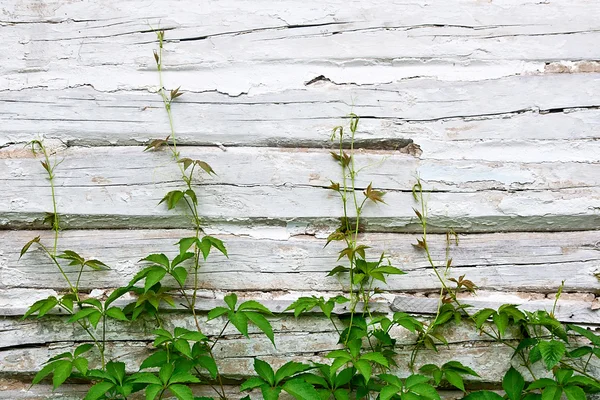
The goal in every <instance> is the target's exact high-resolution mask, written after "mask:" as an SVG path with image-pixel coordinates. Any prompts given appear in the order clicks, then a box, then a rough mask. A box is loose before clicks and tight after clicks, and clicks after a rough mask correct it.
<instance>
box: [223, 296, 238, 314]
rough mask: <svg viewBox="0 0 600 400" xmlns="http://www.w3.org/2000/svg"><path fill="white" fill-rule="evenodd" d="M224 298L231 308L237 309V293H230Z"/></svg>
mask: <svg viewBox="0 0 600 400" xmlns="http://www.w3.org/2000/svg"><path fill="white" fill-rule="evenodd" d="M223 300H224V301H225V304H227V305H228V306H229V309H230V310H232V311H235V305H236V304H237V300H238V298H237V295H236V294H235V293H229V294H228V295H226V296H225V298H223Z"/></svg>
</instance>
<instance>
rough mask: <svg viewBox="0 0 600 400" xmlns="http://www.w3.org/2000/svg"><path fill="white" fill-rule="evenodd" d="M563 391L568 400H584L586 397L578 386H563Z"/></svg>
mask: <svg viewBox="0 0 600 400" xmlns="http://www.w3.org/2000/svg"><path fill="white" fill-rule="evenodd" d="M563 391H564V392H565V394H566V395H567V399H568V400H586V399H587V396H586V395H585V392H584V391H583V389H582V388H580V387H579V386H565V387H563Z"/></svg>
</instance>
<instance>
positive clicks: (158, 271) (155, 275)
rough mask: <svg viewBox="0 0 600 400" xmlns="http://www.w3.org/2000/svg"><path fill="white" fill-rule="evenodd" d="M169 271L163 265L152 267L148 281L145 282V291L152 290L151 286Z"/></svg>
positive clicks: (147, 277) (147, 276)
mask: <svg viewBox="0 0 600 400" xmlns="http://www.w3.org/2000/svg"><path fill="white" fill-rule="evenodd" d="M166 273H167V271H166V270H165V269H164V268H161V267H152V268H151V269H150V271H148V274H147V275H146V282H145V283H144V293H145V292H147V291H148V290H150V288H151V287H152V286H154V285H156V284H157V283H158V282H160V280H161V279H162V278H164V277H165V275H166Z"/></svg>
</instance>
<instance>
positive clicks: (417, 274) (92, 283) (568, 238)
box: [0, 230, 600, 293]
mask: <svg viewBox="0 0 600 400" xmlns="http://www.w3.org/2000/svg"><path fill="white" fill-rule="evenodd" d="M245 233H246V234H250V235H252V234H255V235H259V236H263V237H264V236H265V235H267V234H268V235H271V236H272V237H273V238H276V237H279V239H256V238H252V237H246V236H236V235H228V236H219V237H220V238H221V239H223V241H224V242H225V244H226V246H227V248H228V253H229V258H228V259H226V258H225V257H223V256H222V255H218V254H216V255H213V256H211V257H210V258H209V260H208V261H207V262H206V263H203V267H202V269H201V271H200V277H201V279H200V282H201V287H202V288H203V289H208V290H212V289H214V290H257V291H275V292H276V291H281V290H284V291H285V290H296V291H313V290H317V291H323V290H324V291H327V290H331V291H336V290H341V289H342V288H343V287H344V285H342V283H340V282H339V281H338V279H336V278H334V277H330V278H326V277H325V274H326V273H327V272H328V271H329V270H331V269H332V268H333V267H334V266H336V265H337V264H338V262H337V261H336V260H337V252H338V251H339V250H341V245H339V244H338V243H332V244H330V245H329V246H328V247H326V248H323V246H324V244H325V239H316V238H314V237H311V236H297V237H291V238H288V235H289V232H286V231H285V230H279V231H276V230H272V231H266V232H263V231H258V232H252V230H248V231H246V232H245ZM190 234H191V232H189V231H181V230H166V231H165V230H162V231H154V230H143V231H130V230H120V231H119V230H100V231H64V232H62V233H61V239H60V247H61V248H64V249H73V250H75V251H79V252H80V253H81V254H82V256H84V257H86V258H93V257H96V258H99V259H101V260H102V261H104V262H105V263H107V264H108V265H109V266H111V267H112V268H113V269H112V270H110V271H103V272H89V273H86V274H84V275H83V276H82V279H81V287H82V288H85V289H95V288H115V287H118V286H122V285H123V284H124V283H125V282H126V281H128V280H129V279H130V278H131V277H133V275H134V274H135V273H136V272H137V271H138V270H139V269H140V268H142V265H141V264H138V263H137V262H138V260H140V259H141V258H143V257H145V256H146V255H148V254H149V253H155V252H164V253H165V254H167V255H168V256H169V257H174V256H175V255H176V254H177V253H178V248H177V246H175V245H174V244H175V242H177V241H178V240H179V239H180V238H182V237H187V236H190ZM37 235H41V236H42V240H44V241H46V242H47V243H50V241H51V233H50V232H48V231H45V232H36V231H33V232H32V231H0V249H2V252H3V253H2V255H1V256H0V268H1V269H2V274H1V275H0V287H1V288H17V287H22V288H48V287H50V288H65V284H64V283H62V279H61V277H60V274H59V273H58V271H56V269H55V267H53V266H52V265H51V264H50V262H49V260H48V259H47V258H46V257H45V255H44V254H43V253H42V252H41V251H39V250H31V251H30V252H29V253H28V254H27V255H25V256H24V257H23V258H22V259H21V261H18V258H19V252H20V250H21V247H22V246H23V245H24V244H25V243H26V242H28V241H29V240H30V239H31V238H33V237H35V236H37ZM599 235H600V232H599V231H589V232H557V233H532V232H528V233H525V234H520V233H503V234H482V235H461V237H460V244H459V246H458V247H457V248H454V247H453V248H452V249H451V257H452V258H453V265H454V267H453V268H452V270H451V271H450V273H451V275H452V276H455V277H456V276H460V275H462V274H466V275H467V276H468V278H469V279H471V280H472V281H473V282H475V283H476V284H477V285H479V287H480V288H481V289H492V290H506V291H539V292H541V293H553V292H554V291H555V290H556V289H557V288H558V286H559V285H560V282H561V281H562V280H563V279H564V280H565V285H566V286H565V287H566V290H567V291H582V292H597V291H598V288H599V286H600V282H598V280H597V279H596V277H595V276H594V274H595V273H598V272H600V271H598V260H599V257H600V253H599V251H598V248H599V247H598V246H599V245H598V243H599V242H600V236H599ZM414 241H415V237H414V236H413V235H401V234H367V235H364V237H363V238H362V239H361V243H365V244H367V245H369V246H372V247H373V250H372V251H373V253H372V254H374V255H376V254H378V253H379V252H380V251H384V252H386V254H388V255H389V256H390V260H391V262H392V263H393V265H396V266H398V267H399V268H401V269H403V270H404V271H406V272H407V274H406V275H402V276H398V277H391V278H390V279H389V280H388V286H387V288H388V289H390V290H392V291H413V292H414V291H427V290H437V289H439V282H438V281H437V278H436V277H435V275H434V274H433V271H432V270H431V269H430V268H429V266H428V263H427V262H426V260H425V258H424V256H423V254H422V253H420V252H419V251H418V250H417V249H415V248H414V247H413V246H411V244H412V243H414ZM428 242H429V244H430V247H431V251H432V257H433V259H434V260H435V262H437V263H439V265H442V264H443V260H444V257H445V254H444V252H445V236H444V235H430V236H428ZM67 271H68V273H69V274H70V276H74V274H76V271H74V270H70V271H69V270H67ZM41 277H43V279H41Z"/></svg>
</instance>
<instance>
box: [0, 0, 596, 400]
mask: <svg viewBox="0 0 600 400" xmlns="http://www.w3.org/2000/svg"><path fill="white" fill-rule="evenodd" d="M599 14H600V3H596V2H590V1H587V0H570V1H568V2H565V1H557V0H548V1H538V0H503V1H493V2H485V1H471V0H453V1H437V0H434V1H420V0H419V1H417V0H398V1H394V2H390V1H387V0H366V1H365V0H345V1H342V0H328V1H326V2H323V1H317V0H307V1H302V2H298V1H292V0H286V1H279V2H272V1H268V0H222V1H219V2H205V1H190V0H187V1H172V0H167V1H163V2H161V3H160V5H159V4H158V3H153V2H147V1H145V0H104V1H102V2H85V3H82V2H73V1H67V0H48V1H42V2H40V1H37V0H19V1H13V0H0V35H1V36H2V43H3V45H4V46H3V53H2V54H3V56H4V57H3V62H2V63H1V65H0V125H1V126H2V129H0V316H1V317H2V319H0V399H42V398H65V399H66V398H82V397H83V396H84V393H85V390H86V388H85V387H84V386H83V385H79V384H77V382H71V383H69V385H68V386H65V387H64V388H62V389H61V390H59V391H57V392H53V391H52V390H51V388H50V387H49V385H47V384H44V385H41V386H36V387H34V388H32V389H31V390H30V391H27V390H26V389H27V387H28V386H29V385H28V382H30V381H31V378H32V376H33V374H34V373H35V372H36V371H37V370H39V368H40V367H41V363H42V362H44V361H45V360H46V359H47V358H48V357H49V356H51V355H53V354H57V353H59V352H61V351H65V350H68V349H71V348H73V346H75V345H77V344H79V343H81V342H82V341H85V340H86V337H85V336H84V335H83V334H82V332H81V331H79V330H77V329H76V328H75V327H74V326H72V325H70V324H67V325H65V324H64V322H63V321H64V316H61V315H52V316H50V317H48V318H47V319H45V320H41V321H38V320H35V319H32V320H27V321H20V320H19V317H20V316H21V315H23V313H24V312H25V310H26V307H27V306H28V305H29V304H31V303H32V302H33V301H35V300H37V299H41V298H44V297H46V296H49V295H56V294H57V293H60V292H62V291H64V290H65V289H66V286H65V284H64V283H63V282H62V279H61V276H60V274H59V273H58V272H57V271H56V269H55V268H54V267H52V265H51V264H50V263H49V261H48V259H47V258H46V257H44V255H43V254H42V253H41V252H40V251H39V250H35V249H34V250H32V251H31V252H29V253H28V254H27V255H25V256H24V257H23V258H22V259H21V260H20V261H18V258H19V252H20V250H21V247H22V245H23V244H24V243H26V242H27V241H28V240H30V239H31V238H33V237H35V236H37V235H40V236H41V237H42V240H45V241H51V234H50V232H49V231H47V230H34V229H45V227H44V226H43V225H42V224H41V221H42V219H43V217H44V213H45V212H47V211H49V210H50V209H51V201H50V190H49V186H48V182H47V180H46V179H45V176H44V174H43V170H42V168H41V166H40V165H39V161H40V159H36V158H33V157H32V156H31V154H30V153H29V152H28V150H27V149H25V148H24V145H25V144H26V143H27V142H29V141H30V140H32V139H37V138H44V139H45V142H46V143H47V145H48V146H49V147H50V148H51V149H52V150H53V151H56V152H57V156H58V158H59V159H62V158H63V157H64V162H63V163H62V164H61V165H60V166H59V167H58V169H57V171H56V172H57V179H56V181H57V194H58V209H59V213H60V215H61V221H62V223H63V226H64V227H65V228H69V230H65V231H63V232H61V242H60V243H61V245H60V247H61V248H64V249H73V250H76V251H79V252H80V253H81V254H82V255H83V256H85V257H88V258H89V257H96V258H99V259H101V260H102V261H104V262H106V263H107V264H109V265H110V266H111V267H112V269H111V270H109V271H105V272H93V273H88V274H84V275H83V278H82V281H81V286H82V289H84V290H85V291H86V292H89V296H92V297H96V298H102V297H103V296H105V295H106V294H107V293H109V292H110V291H111V290H113V289H114V288H116V287H119V286H121V285H123V284H124V283H125V282H126V281H127V280H128V279H130V278H131V277H132V276H133V275H134V274H135V273H136V272H137V271H138V270H139V269H140V268H141V264H140V263H139V262H138V260H139V259H140V258H142V257H144V256H146V255H147V254H149V253H158V252H164V253H165V254H167V255H169V256H173V255H174V254H175V253H176V252H177V249H176V248H175V246H173V244H174V243H175V242H177V241H178V240H179V238H181V237H184V236H190V235H191V232H190V231H188V230H185V229H182V228H187V227H190V226H191V224H190V221H189V217H188V216H186V215H185V210H183V209H177V210H175V211H172V212H168V211H167V210H166V207H163V205H161V206H157V203H158V202H159V201H160V199H161V198H162V197H163V196H164V194H165V193H166V192H167V191H169V190H173V189H178V188H180V186H181V185H179V178H180V176H179V175H180V173H179V170H178V168H177V167H176V166H174V165H173V164H172V161H171V158H170V155H169V154H168V152H151V153H143V152H142V148H143V147H142V145H145V144H147V143H148V142H149V141H150V140H152V139H156V138H164V137H165V136H167V134H168V132H169V125H168V120H167V117H166V114H165V111H164V108H163V105H162V102H161V99H160V97H159V96H158V95H157V94H156V91H157V89H158V76H157V73H156V66H155V64H154V59H153V57H152V51H153V50H154V49H156V47H157V43H156V35H155V32H154V31H153V30H154V29H157V28H161V29H164V30H165V31H166V39H167V41H166V43H165V51H164V64H165V73H164V83H165V87H166V88H167V89H172V88H176V87H179V86H181V89H182V90H183V91H184V92H185V93H184V95H183V96H182V97H181V98H179V99H177V101H176V102H175V103H174V104H173V112H174V116H175V129H176V132H177V141H178V145H179V150H181V151H182V154H183V156H187V157H191V158H197V159H202V160H205V161H207V162H208V163H209V164H210V165H211V166H212V167H213V168H214V169H215V170H216V172H217V174H218V175H215V176H212V177H203V178H202V179H200V180H199V181H198V183H197V185H196V190H197V193H198V196H199V199H200V203H201V215H202V217H203V220H204V224H205V227H206V231H207V232H208V233H210V234H214V235H217V236H218V237H219V238H221V239H223V240H224V241H225V242H226V244H227V247H228V250H229V259H226V258H225V257H223V256H219V255H214V256H211V258H210V259H209V261H208V262H206V263H204V264H203V267H202V270H201V273H200V287H201V290H200V292H199V297H198V307H197V308H198V310H199V311H200V313H201V314H202V315H204V313H205V312H206V311H207V310H209V309H210V308H212V307H214V306H216V305H220V304H221V303H222V299H223V296H224V295H225V294H227V293H228V292H230V291H236V292H238V294H239V295H240V296H241V297H243V298H245V299H256V300H260V301H263V302H264V303H265V304H267V305H268V306H269V307H271V308H272V309H273V310H276V311H283V310H284V309H285V308H286V307H287V306H288V305H289V304H290V303H291V302H292V301H293V300H294V299H296V298H298V297H300V296H304V295H317V296H325V297H329V296H333V295H336V294H339V293H341V292H342V291H343V290H345V289H347V287H345V285H344V284H343V283H342V281H343V280H339V279H336V278H326V277H325V274H326V273H327V271H329V270H330V269H331V268H332V267H333V266H335V265H337V263H336V259H337V252H338V251H339V250H340V246H338V245H337V244H336V243H333V244H331V245H330V246H328V247H326V248H323V246H324V244H325V238H326V237H327V235H328V234H329V233H330V232H331V231H332V230H333V229H335V227H336V224H338V221H337V218H339V217H340V216H341V206H340V203H339V199H337V198H336V197H335V195H334V194H333V193H332V192H331V191H330V190H328V189H326V187H327V186H329V184H330V180H334V181H338V180H340V169H339V167H337V166H336V164H335V163H334V162H333V160H331V157H330V156H329V154H328V152H329V150H330V149H331V148H332V144H331V142H330V140H329V139H330V135H331V131H332V128H333V127H334V126H337V125H340V124H346V123H347V122H348V121H347V115H348V114H349V113H350V112H354V113H356V114H358V115H360V116H361V122H360V126H359V131H358V132H357V136H356V147H357V148H359V150H358V151H357V155H356V159H357V162H358V164H359V166H369V168H365V169H364V170H361V173H360V175H359V177H358V180H357V187H358V188H359V189H360V190H361V191H362V190H363V189H364V188H365V187H366V186H367V185H368V184H369V183H370V182H373V184H374V186H375V187H377V188H378V189H382V190H385V191H386V192H388V193H387V194H386V195H385V199H386V202H387V204H388V205H387V206H386V205H380V206H373V207H372V206H371V205H370V206H369V207H367V208H366V209H365V218H364V220H363V222H364V223H365V230H366V231H367V233H365V234H363V237H362V240H364V242H365V244H367V245H370V246H372V247H373V251H374V252H379V251H385V252H386V253H387V254H388V255H389V256H390V258H391V261H392V262H393V264H394V265H396V266H398V267H400V268H401V269H403V270H404V271H406V272H407V274H406V275H402V276H397V277H392V278H390V279H389V281H388V283H389V284H388V286H387V288H388V289H390V292H389V293H387V294H385V295H380V296H378V297H377V298H376V299H375V301H374V304H373V307H374V308H375V309H376V310H377V311H378V312H384V313H392V312H394V311H405V312H409V313H411V314H414V315H417V316H418V317H419V318H423V319H424V320H427V319H428V318H430V317H431V314H432V313H433V312H435V310H436V309H437V295H438V294H439V289H440V284H439V282H438V281H437V279H436V278H435V275H434V273H433V270H432V269H431V268H430V267H429V266H428V264H427V263H426V262H425V260H424V258H423V255H422V254H420V253H419V252H418V251H417V250H416V249H414V248H413V246H411V243H414V241H415V237H416V236H418V232H419V227H418V225H417V224H416V223H415V222H416V221H415V218H414V214H413V212H412V210H411V207H413V206H414V205H415V203H414V201H413V200H412V195H411V193H410V191H411V188H412V185H413V184H414V182H415V179H416V176H417V175H418V176H420V177H421V179H422V181H423V184H424V187H425V188H426V189H427V190H431V193H429V194H428V205H429V209H430V221H429V222H430V224H429V226H428V229H429V232H430V233H432V232H440V233H442V232H445V231H446V230H447V229H448V228H454V229H455V230H456V231H459V232H461V233H463V234H461V236H460V245H459V246H458V247H456V248H452V252H451V256H452V258H453V265H454V267H453V268H452V269H451V271H450V276H454V277H457V276H460V275H463V274H466V276H467V278H468V279H471V280H473V281H474V282H475V283H476V284H477V285H478V286H479V287H480V289H479V296H478V297H471V296H466V295H465V298H464V301H465V302H468V303H469V304H472V305H473V310H477V309H481V308H485V307H490V308H497V307H498V306H499V305H501V304H505V303H511V304H518V305H519V307H520V308H521V309H524V310H535V309H540V308H541V309H551V307H552V306H553V302H554V295H555V293H556V291H557V290H558V287H559V286H560V283H561V281H562V280H563V279H564V280H565V293H563V295H562V298H561V301H560V302H559V304H558V306H557V308H556V316H557V318H559V319H560V320H561V321H563V322H568V323H580V324H583V325H585V326H588V327H590V328H591V329H595V330H597V329H598V327H599V326H600V314H599V313H600V297H598V296H599V295H600V282H599V281H598V279H597V278H596V275H597V274H599V273H600V230H598V229H599V226H600V141H598V138H599V137H600V135H599V134H598V126H599V124H600V61H599V60H600V49H599V47H598V45H597V43H598V40H599V39H600V22H599V21H598V18H597V16H598V15H599ZM165 228H168V229H165ZM131 229H133V230H131ZM428 241H429V242H430V245H431V247H432V250H433V258H434V260H435V262H436V263H439V264H441V263H443V260H444V248H445V241H444V236H443V235H429V236H428ZM68 274H69V276H73V275H74V274H75V272H73V271H69V272H68ZM176 302H177V306H176V309H175V310H173V312H171V313H168V314H167V316H166V318H167V324H169V325H170V326H171V325H182V324H183V325H186V326H187V325H189V326H190V327H192V325H193V324H192V322H191V320H190V317H189V316H186V315H185V314H184V313H183V312H182V311H183V306H182V305H181V303H183V300H182V299H181V298H179V297H176ZM119 304H124V303H123V302H121V303H119ZM346 313H347V309H345V308H344V307H343V306H340V307H337V308H336V309H335V310H334V314H335V315H336V317H335V318H336V320H337V318H341V317H342V316H343V315H344V314H346ZM202 318H204V317H202ZM218 322H220V321H212V322H210V323H208V324H206V333H207V334H210V335H215V334H218V332H219V330H220V327H219V326H218ZM273 325H274V328H275V330H276V331H277V334H276V337H277V340H278V343H277V348H274V347H273V346H272V345H271V344H270V343H269V342H268V340H267V339H266V338H265V337H264V336H262V335H260V334H258V332H257V331H256V330H252V331H251V338H250V340H246V339H242V338H241V337H240V336H239V335H237V334H236V333H235V332H234V331H233V330H227V331H226V332H225V334H226V336H225V339H224V341H223V342H222V345H220V347H219V348H218V349H217V351H218V357H219V358H220V362H221V366H222V368H223V370H224V371H225V373H226V375H227V377H228V379H230V381H229V383H232V384H233V383H236V382H237V381H239V380H240V379H243V378H245V377H247V376H248V374H249V371H251V364H252V359H253V357H261V358H264V359H267V360H269V361H273V362H274V363H275V364H276V365H280V364H282V363H284V362H285V361H288V360H290V359H295V360H300V361H305V360H309V359H313V360H322V359H323V356H324V354H325V353H326V352H327V351H330V350H332V349H334V348H336V346H337V344H336V340H335V339H336V338H335V336H336V334H335V331H334V330H333V329H332V327H331V326H330V324H329V322H328V321H325V320H324V319H322V318H320V317H318V316H317V315H309V316H307V317H305V318H300V319H298V320H296V319H294V318H292V317H291V316H290V315H289V313H288V314H286V313H284V314H282V315H279V316H278V317H277V318H275V319H274V320H273ZM467 328H468V327H467ZM152 329H153V327H152V326H151V324H143V323H141V322H140V323H136V324H133V325H122V324H117V323H111V324H110V326H109V327H108V337H109V338H110V343H109V353H110V357H115V358H118V359H119V360H123V361H125V362H126V363H127V366H128V369H129V370H130V371H134V370H136V369H137V368H136V365H137V364H138V363H139V360H140V359H141V358H142V357H144V355H146V354H148V350H149V340H150V339H151V330H152ZM447 333H448V336H449V338H450V339H451V340H450V342H451V343H450V346H449V347H447V348H446V347H445V348H441V349H440V350H441V351H440V353H439V354H433V353H430V352H423V353H422V355H421V357H420V358H419V360H418V363H425V362H438V363H441V362H443V361H446V360H449V359H456V360H459V361H461V362H463V363H465V364H466V365H470V366H472V367H473V368H475V369H476V370H477V371H478V372H480V374H481V379H480V380H479V381H478V380H474V381H470V382H469V383H468V384H469V386H470V387H477V385H480V384H481V382H483V383H484V384H488V385H491V387H498V382H500V380H501V377H502V376H503V374H504V372H505V370H506V369H507V368H508V365H509V363H510V356H511V354H510V352H509V351H507V349H506V348H502V347H500V346H499V345H496V344H493V343H491V342H489V341H488V340H486V338H485V337H484V336H479V335H477V333H476V332H475V331H474V330H472V329H466V328H465V327H456V326H450V327H449V328H448V332H447ZM395 334H396V335H397V337H398V338H399V346H398V351H399V353H400V355H399V365H400V368H399V369H398V371H397V372H398V373H400V374H402V375H405V374H407V369H406V357H407V355H408V353H409V352H410V349H409V348H408V347H406V346H407V345H408V344H409V343H410V340H412V338H411V337H410V335H407V333H406V332H402V331H398V332H395ZM300 339H302V340H300ZM592 373H593V374H596V375H599V376H600V365H594V366H593V369H592ZM195 390H196V391H197V394H199V395H210V392H208V391H207V390H208V389H207V388H206V387H197V388H195ZM227 390H228V395H230V396H231V398H232V399H236V398H239V397H240V396H239V392H238V391H237V387H236V386H234V385H231V386H228V388H227ZM443 397H444V398H448V399H454V398H460V397H461V395H460V394H457V393H455V392H454V393H452V392H448V393H444V394H443ZM253 398H260V395H256V394H254V397H253Z"/></svg>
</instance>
